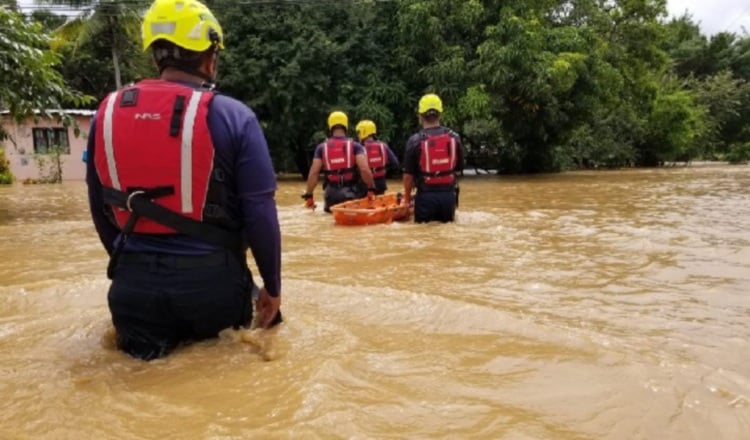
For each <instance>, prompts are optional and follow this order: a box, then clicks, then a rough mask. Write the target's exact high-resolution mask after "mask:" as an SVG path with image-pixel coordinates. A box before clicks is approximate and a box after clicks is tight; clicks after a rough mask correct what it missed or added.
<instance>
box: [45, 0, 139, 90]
mask: <svg viewBox="0 0 750 440" xmlns="http://www.w3.org/2000/svg"><path fill="white" fill-rule="evenodd" d="M41 1H43V2H44V3H49V4H52V5H69V6H73V7H76V8H79V9H80V11H81V12H80V13H79V15H78V16H76V17H75V18H74V19H73V20H70V21H67V22H66V23H65V24H63V25H62V26H60V27H59V28H57V29H56V30H55V32H54V35H55V36H56V37H57V39H58V41H57V44H58V45H65V44H72V45H73V46H74V48H75V49H77V48H78V47H80V46H81V45H83V44H84V43H87V42H92V41H94V40H96V41H98V42H101V43H103V44H105V45H106V46H107V47H108V48H109V57H110V59H111V62H112V64H111V67H112V74H113V77H114V83H115V87H116V88H120V87H122V63H123V57H124V54H125V53H127V52H132V51H133V47H135V46H138V44H139V43H138V42H139V41H140V23H141V18H140V12H141V9H143V8H145V7H146V6H147V5H146V4H145V3H139V2H123V1H121V0H41Z"/></svg>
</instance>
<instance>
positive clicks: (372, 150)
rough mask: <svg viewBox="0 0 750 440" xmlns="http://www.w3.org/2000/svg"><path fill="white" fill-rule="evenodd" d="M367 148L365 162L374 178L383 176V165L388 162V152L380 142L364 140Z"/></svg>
mask: <svg viewBox="0 0 750 440" xmlns="http://www.w3.org/2000/svg"><path fill="white" fill-rule="evenodd" d="M365 149H366V150H367V162H368V164H369V165H370V170H371V171H372V177H373V178H374V179H377V178H380V177H385V166H386V165H387V164H388V152H387V151H386V146H385V144H384V143H382V142H377V141H367V142H365Z"/></svg>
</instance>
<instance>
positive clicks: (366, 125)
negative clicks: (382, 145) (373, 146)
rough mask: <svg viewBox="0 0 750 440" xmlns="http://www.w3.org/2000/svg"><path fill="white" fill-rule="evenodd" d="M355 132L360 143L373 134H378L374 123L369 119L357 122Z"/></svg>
mask: <svg viewBox="0 0 750 440" xmlns="http://www.w3.org/2000/svg"><path fill="white" fill-rule="evenodd" d="M355 130H357V137H358V138H359V140H360V141H363V140H365V139H367V137H368V136H372V135H373V134H375V133H377V132H378V128H377V126H376V125H375V123H374V122H372V121H371V120H369V119H363V120H361V121H359V123H358V124H357V127H356V128H355Z"/></svg>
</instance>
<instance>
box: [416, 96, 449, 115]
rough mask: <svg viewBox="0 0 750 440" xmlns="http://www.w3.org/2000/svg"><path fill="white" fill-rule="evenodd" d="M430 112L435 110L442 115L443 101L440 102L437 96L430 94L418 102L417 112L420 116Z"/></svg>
mask: <svg viewBox="0 0 750 440" xmlns="http://www.w3.org/2000/svg"><path fill="white" fill-rule="evenodd" d="M430 110H435V111H437V112H438V113H443V101H441V100H440V97H439V96H438V95H435V94H432V93H430V94H428V95H424V96H423V97H422V99H420V100H419V109H418V112H419V114H420V115H423V114H425V113H427V112H428V111H430Z"/></svg>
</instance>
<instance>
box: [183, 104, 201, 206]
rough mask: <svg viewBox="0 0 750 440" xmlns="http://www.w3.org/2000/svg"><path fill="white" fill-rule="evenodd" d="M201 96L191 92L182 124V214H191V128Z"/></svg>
mask: <svg viewBox="0 0 750 440" xmlns="http://www.w3.org/2000/svg"><path fill="white" fill-rule="evenodd" d="M202 94H203V93H202V92H199V91H197V90H194V91H193V94H192V95H191V96H190V102H189V103H188V106H187V110H185V119H184V120H183V124H182V149H181V151H180V192H181V194H182V212H193V127H194V126H195V117H196V115H197V114H198V104H199V103H200V101H201V95H202Z"/></svg>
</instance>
